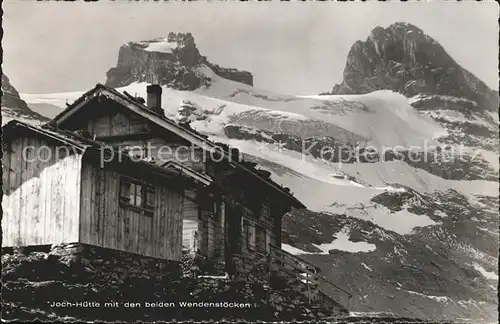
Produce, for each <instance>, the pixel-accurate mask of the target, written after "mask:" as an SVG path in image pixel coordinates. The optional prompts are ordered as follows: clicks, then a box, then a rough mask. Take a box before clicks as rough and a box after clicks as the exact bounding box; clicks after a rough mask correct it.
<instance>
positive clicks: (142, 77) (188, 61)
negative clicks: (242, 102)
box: [106, 33, 253, 90]
mask: <svg viewBox="0 0 500 324" xmlns="http://www.w3.org/2000/svg"><path fill="white" fill-rule="evenodd" d="M201 65H206V66H208V67H209V68H211V69H212V70H213V71H214V72H215V73H216V74H217V75H219V76H221V77H223V78H225V79H229V80H233V81H236V82H241V83H245V84H248V85H253V76H252V74H251V73H250V72H246V71H239V70H236V69H226V68H223V67H221V66H219V65H216V64H213V63H210V62H209V61H208V59H207V58H206V57H205V56H202V55H201V54H200V51H199V50H198V48H197V47H196V43H195V41H194V38H193V36H192V35H191V33H186V34H184V33H177V34H176V33H169V34H168V36H167V37H166V38H156V39H152V40H148V41H139V42H129V43H127V44H125V45H123V46H122V47H121V48H120V51H119V53H118V63H117V66H116V67H113V68H111V69H110V70H109V71H108V72H107V73H106V75H107V81H106V84H107V85H109V86H111V87H122V86H126V85H129V84H130V83H132V82H148V83H158V84H160V85H167V86H169V87H172V88H174V89H179V90H194V89H197V88H199V87H200V86H203V85H209V81H210V80H209V79H207V78H206V77H204V76H203V75H202V74H200V73H198V72H197V71H196V67H199V66H201Z"/></svg>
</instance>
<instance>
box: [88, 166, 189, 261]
mask: <svg viewBox="0 0 500 324" xmlns="http://www.w3.org/2000/svg"><path fill="white" fill-rule="evenodd" d="M119 181H120V175H119V173H118V172H116V171H110V170H104V169H101V168H99V167H98V166H95V165H92V164H87V163H86V164H84V166H83V169H82V205H81V227H80V236H81V242H82V243H86V244H91V245H96V246H100V247H106V248H112V249H117V250H121V251H127V252H132V253H137V254H140V255H144V256H151V257H158V258H162V259H168V260H177V261H179V260H180V259H181V253H182V213H183V196H182V195H181V194H180V193H177V192H174V191H171V190H169V189H168V187H166V186H164V185H158V184H157V185H155V186H154V189H155V204H156V208H155V211H154V213H153V214H147V213H144V211H141V210H138V209H134V208H130V207H128V206H124V205H120V202H119V188H120V182H119Z"/></svg>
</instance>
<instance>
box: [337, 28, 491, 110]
mask: <svg viewBox="0 0 500 324" xmlns="http://www.w3.org/2000/svg"><path fill="white" fill-rule="evenodd" d="M383 89H387V90H393V91H395V92H398V93H401V94H403V95H405V96H407V97H413V96H416V95H418V94H434V95H445V96H453V97H457V98H466V99H468V100H472V101H474V102H476V103H477V104H478V105H477V107H478V108H479V109H481V108H482V109H485V110H489V111H496V110H497V109H498V103H499V100H498V92H496V91H494V90H492V89H490V88H489V87H488V86H487V85H486V84H485V83H484V82H482V81H481V80H479V79H478V78H477V77H476V76H474V75H473V74H472V73H470V72H469V71H467V70H465V69H464V68H462V67H461V66H460V65H459V64H458V63H457V62H456V61H455V60H454V59H453V58H452V57H451V56H450V55H449V54H448V53H447V52H446V50H445V49H444V48H443V47H442V46H441V45H440V44H439V43H438V42H436V41H435V40H434V39H432V38H431V37H429V36H428V35H426V34H425V33H424V32H423V31H422V30H421V29H419V28H418V27H416V26H413V25H411V24H408V23H403V22H398V23H395V24H392V25H390V26H389V27H387V28H382V27H376V28H374V29H373V30H372V32H371V33H370V36H369V37H368V38H367V39H366V41H357V42H355V43H354V45H353V46H352V47H351V50H350V51H349V54H348V56H347V63H346V66H345V68H344V78H343V81H342V82H341V83H340V84H337V85H335V86H334V87H333V89H332V90H331V91H330V92H329V93H330V94H364V93H369V92H372V91H376V90H383ZM478 108H476V109H478Z"/></svg>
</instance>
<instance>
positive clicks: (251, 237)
mask: <svg viewBox="0 0 500 324" xmlns="http://www.w3.org/2000/svg"><path fill="white" fill-rule="evenodd" d="M247 243H248V248H249V249H250V250H255V226H254V225H253V224H250V223H247Z"/></svg>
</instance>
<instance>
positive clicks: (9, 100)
mask: <svg viewBox="0 0 500 324" xmlns="http://www.w3.org/2000/svg"><path fill="white" fill-rule="evenodd" d="M12 118H16V119H22V120H24V121H26V122H29V123H35V124H36V123H38V122H39V121H44V120H48V119H47V117H45V116H43V115H41V114H39V113H37V112H35V111H33V110H31V109H30V108H29V107H28V105H27V104H26V102H25V101H24V100H22V99H21V98H20V97H19V92H17V90H16V88H14V86H12V84H11V83H10V80H9V78H8V77H7V76H6V75H5V74H3V73H2V125H3V124H5V123H7V122H8V121H9V120H11V119H12Z"/></svg>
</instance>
